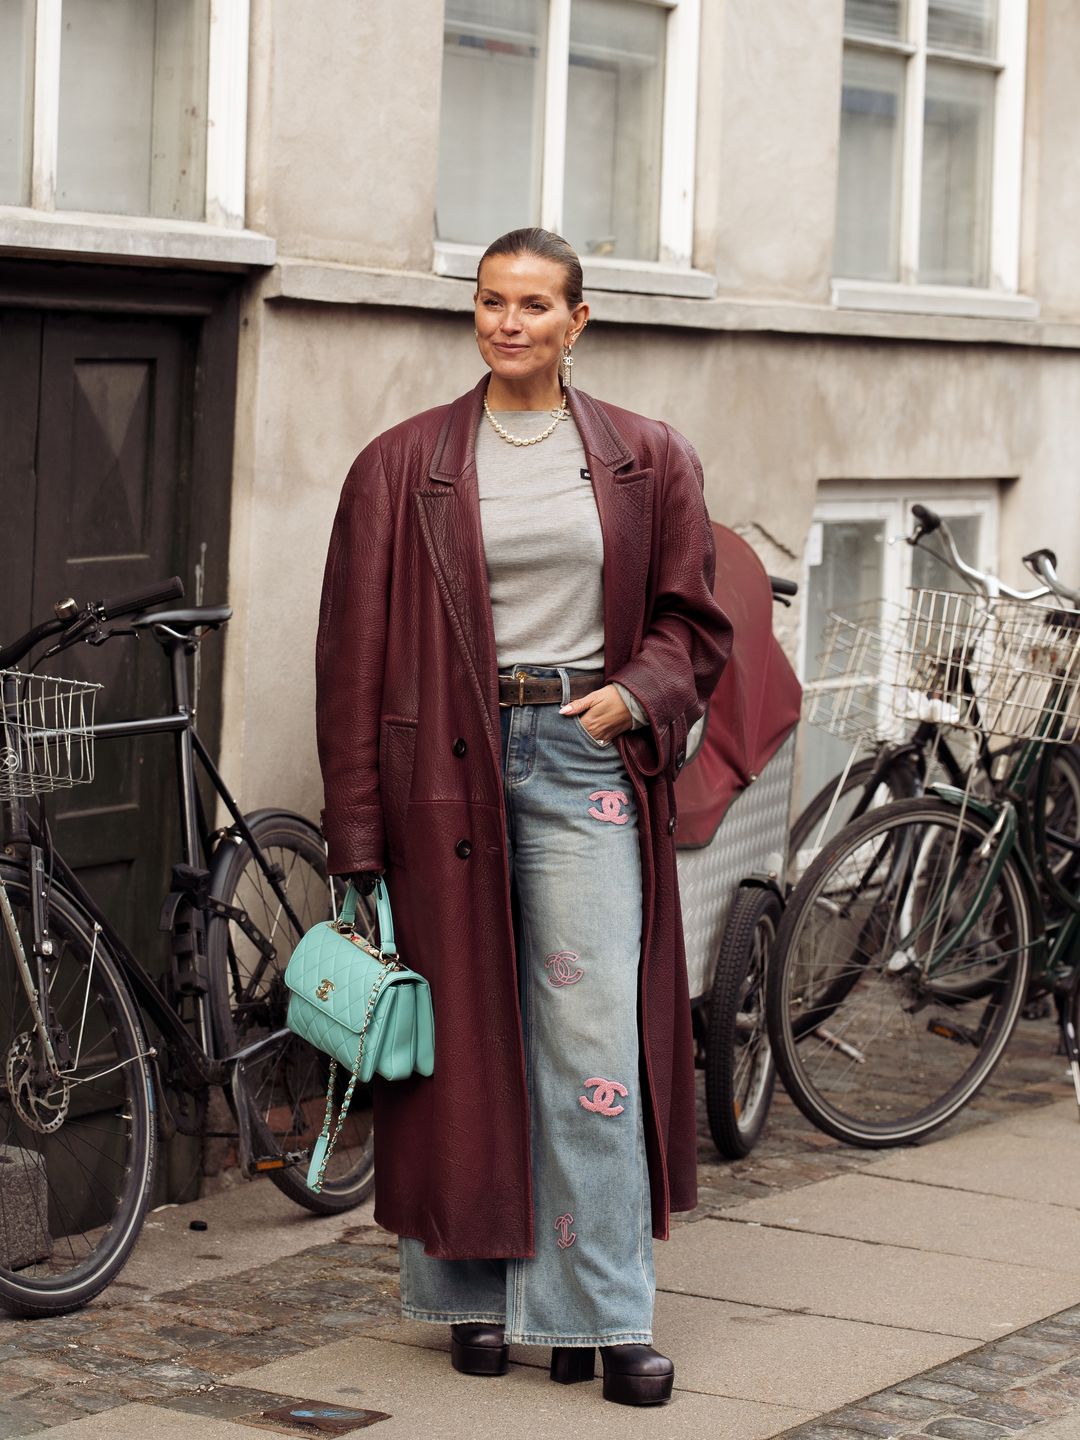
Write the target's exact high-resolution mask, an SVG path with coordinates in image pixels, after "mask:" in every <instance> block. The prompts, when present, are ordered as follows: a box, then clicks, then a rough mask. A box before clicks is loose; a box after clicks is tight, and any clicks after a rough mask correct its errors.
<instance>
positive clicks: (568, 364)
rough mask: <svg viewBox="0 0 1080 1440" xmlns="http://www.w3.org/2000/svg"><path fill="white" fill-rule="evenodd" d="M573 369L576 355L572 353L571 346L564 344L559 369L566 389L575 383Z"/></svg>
mask: <svg viewBox="0 0 1080 1440" xmlns="http://www.w3.org/2000/svg"><path fill="white" fill-rule="evenodd" d="M573 369H574V357H573V356H572V355H571V354H570V346H569V345H564V346H563V348H562V359H561V360H560V361H559V371H560V374H561V375H562V383H563V388H564V389H566V390H569V389H570V386H571V384H572V383H573V373H572V372H573Z"/></svg>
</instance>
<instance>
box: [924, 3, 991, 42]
mask: <svg viewBox="0 0 1080 1440" xmlns="http://www.w3.org/2000/svg"><path fill="white" fill-rule="evenodd" d="M996 21H997V0H930V13H929V16H928V19H927V32H926V43H927V44H928V45H929V46H930V48H931V50H962V51H963V52H964V53H965V54H967V55H993V53H994V27H995V24H996Z"/></svg>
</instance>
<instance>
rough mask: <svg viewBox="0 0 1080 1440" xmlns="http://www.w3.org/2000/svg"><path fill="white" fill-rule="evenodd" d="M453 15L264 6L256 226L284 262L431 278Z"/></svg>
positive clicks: (256, 125) (254, 92)
mask: <svg viewBox="0 0 1080 1440" xmlns="http://www.w3.org/2000/svg"><path fill="white" fill-rule="evenodd" d="M442 16H443V6H442V3H441V0H393V4H392V5H385V4H357V3H356V0H319V4H318V5H312V4H310V3H309V0H252V7H251V53H252V64H251V81H250V84H251V99H250V151H249V161H248V197H247V204H248V224H249V225H251V226H252V227H253V228H255V229H257V230H263V231H267V232H268V233H269V234H271V235H273V236H275V237H276V239H277V243H278V250H279V253H281V254H284V255H302V256H306V257H311V258H315V259H324V260H334V261H339V262H341V263H343V264H352V265H375V266H388V267H392V268H401V269H430V266H431V250H432V241H431V222H432V215H433V214H434V210H435V177H436V167H437V161H438V144H439V137H438V131H439V80H440V76H441V73H442ZM328 38H329V41H330V43H328Z"/></svg>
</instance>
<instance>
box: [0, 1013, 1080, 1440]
mask: <svg viewBox="0 0 1080 1440" xmlns="http://www.w3.org/2000/svg"><path fill="white" fill-rule="evenodd" d="M1047 1028H1048V1027H1043V1026H1038V1027H1034V1026H1033V1027H1031V1028H1030V1030H1029V1034H1028V1037H1027V1043H1024V1042H1023V1041H1022V1042H1021V1043H1020V1044H1019V1045H1018V1046H1017V1047H1016V1050H1015V1052H1014V1055H1013V1056H1012V1057H1010V1060H1009V1062H1008V1064H1009V1068H1008V1069H1003V1071H1002V1072H1001V1074H1000V1076H999V1077H996V1078H995V1081H994V1082H993V1084H992V1086H991V1087H988V1091H987V1093H986V1095H985V1096H984V1097H980V1102H979V1108H978V1109H976V1110H973V1111H972V1112H971V1114H970V1115H968V1116H965V1117H964V1119H963V1121H962V1122H961V1128H954V1129H952V1130H950V1131H949V1132H947V1133H946V1136H945V1138H942V1139H938V1140H935V1141H932V1142H930V1143H928V1144H927V1145H925V1146H923V1147H917V1148H910V1149H905V1150H902V1151H885V1152H876V1153H873V1152H866V1151H854V1150H848V1149H846V1148H845V1147H842V1146H836V1145H834V1144H833V1142H832V1141H830V1140H828V1139H827V1138H826V1137H824V1136H821V1135H818V1134H817V1132H816V1131H813V1130H812V1129H811V1128H810V1127H809V1126H807V1125H806V1124H805V1123H804V1122H803V1121H802V1119H801V1117H799V1116H798V1115H797V1114H796V1112H794V1110H793V1109H792V1107H791V1106H790V1104H788V1103H787V1102H786V1100H784V1099H783V1098H782V1097H778V1104H777V1107H776V1112H775V1115H774V1117H773V1118H772V1119H771V1121H770V1129H769V1132H768V1134H767V1136H766V1140H765V1141H764V1142H763V1144H762V1147H761V1148H760V1150H759V1151H758V1152H755V1155H753V1156H751V1157H749V1159H748V1160H746V1161H742V1162H739V1164H737V1165H728V1164H725V1163H722V1162H719V1161H718V1160H717V1157H716V1156H715V1152H712V1151H711V1147H709V1146H708V1145H707V1144H704V1145H703V1148H702V1161H703V1164H702V1177H701V1178H702V1203H701V1205H700V1206H699V1209H698V1210H697V1211H696V1212H694V1215H693V1216H691V1217H689V1218H688V1219H687V1220H686V1221H684V1222H683V1223H680V1224H679V1225H678V1226H677V1227H676V1228H675V1230H674V1232H673V1236H672V1239H671V1241H670V1242H669V1243H668V1244H666V1245H658V1246H657V1272H658V1283H659V1293H658V1297H657V1312H656V1336H657V1343H658V1345H659V1346H660V1347H661V1348H663V1349H665V1350H667V1351H668V1352H669V1353H671V1354H672V1355H674V1356H675V1358H676V1363H677V1388H676V1393H675V1398H674V1400H673V1402H672V1403H671V1404H670V1405H669V1406H667V1407H665V1408H664V1409H662V1410H657V1411H638V1410H633V1409H628V1408H624V1407H621V1406H614V1405H607V1404H605V1403H604V1402H603V1401H602V1399H601V1396H600V1386H599V1383H596V1384H593V1385H586V1386H576V1387H567V1388H565V1389H564V1388H563V1387H560V1386H555V1385H552V1384H551V1383H550V1382H549V1381H548V1379H547V1376H546V1371H545V1369H544V1368H543V1366H544V1362H545V1360H546V1353H545V1352H540V1351H537V1350H525V1349H522V1350H520V1351H518V1350H514V1351H512V1358H513V1360H514V1361H515V1362H516V1363H515V1364H514V1365H513V1366H512V1369H511V1372H510V1374H509V1375H508V1376H507V1377H505V1379H501V1380H479V1379H473V1378H470V1377H465V1376H459V1375H456V1374H455V1373H454V1372H452V1371H451V1369H450V1367H449V1363H448V1360H447V1357H446V1355H445V1353H443V1352H445V1350H446V1347H447V1336H446V1335H445V1333H444V1332H443V1331H442V1330H441V1329H436V1328H434V1327H428V1326H419V1325H414V1324H405V1323H402V1322H401V1321H400V1320H399V1319H398V1318H397V1267H396V1255H395V1252H394V1248H393V1240H392V1237H389V1236H387V1235H385V1234H384V1233H383V1232H382V1231H380V1230H378V1229H377V1228H376V1227H375V1226H374V1225H373V1223H372V1221H371V1216H370V1212H369V1211H366V1210H361V1211H357V1212H353V1213H352V1214H350V1215H346V1216H341V1217H335V1218H332V1219H316V1218H313V1217H309V1216H306V1215H303V1214H302V1213H301V1212H299V1211H298V1210H297V1209H296V1208H295V1207H294V1206H292V1205H290V1204H289V1203H288V1202H287V1201H285V1200H284V1199H283V1198H282V1197H281V1196H280V1195H279V1194H278V1193H277V1192H276V1191H275V1190H273V1188H272V1187H271V1186H270V1185H269V1184H267V1183H265V1182H259V1183H258V1184H255V1185H253V1186H250V1187H247V1186H244V1187H242V1188H241V1187H235V1188H230V1189H227V1190H225V1191H223V1192H222V1193H220V1194H217V1195H215V1196H213V1197H210V1198H208V1199H206V1200H203V1201H201V1202H198V1203H196V1204H194V1205H190V1206H185V1207H183V1208H182V1209H177V1208H173V1209H170V1210H166V1211H162V1212H159V1213H157V1214H155V1215H153V1216H152V1217H151V1225H150V1227H148V1229H147V1231H146V1233H145V1235H144V1237H143V1240H142V1241H141V1242H140V1246H139V1249H138V1250H137V1252H136V1254H135V1256H134V1257H133V1259H132V1261H131V1263H130V1264H129V1266H128V1268H127V1269H126V1270H125V1271H124V1273H123V1275H122V1276H121V1278H120V1281H119V1282H118V1283H117V1284H115V1285H114V1286H113V1287H112V1288H111V1290H110V1291H109V1292H108V1293H107V1295H106V1296H104V1297H102V1300H101V1301H99V1302H98V1303H97V1304H95V1305H94V1306H92V1307H90V1308H89V1309H88V1310H86V1311H84V1312H82V1313H80V1314H77V1315H72V1316H68V1317H65V1318H63V1319H60V1320H54V1321H36V1322H17V1321H0V1440H3V1437H13V1436H21V1435H30V1434H37V1433H39V1432H42V1431H45V1430H49V1431H50V1432H51V1435H50V1440H91V1437H96V1440H104V1437H109V1440H112V1437H116V1440H123V1437H127V1436H132V1437H134V1436H138V1437H140V1440H143V1437H146V1436H148V1435H149V1436H152V1437H153V1440H187V1437H191V1440H196V1437H197V1440H226V1437H233V1440H243V1437H244V1436H245V1435H250V1434H251V1433H252V1427H255V1428H258V1429H261V1430H263V1431H264V1432H270V1433H276V1434H288V1435H301V1434H307V1435H312V1434H316V1433H321V1434H348V1433H359V1429H360V1428H361V1427H364V1428H366V1427H367V1426H368V1425H372V1426H374V1433H375V1434H377V1435H378V1436H379V1437H380V1440H382V1437H383V1436H385V1437H386V1440H391V1437H394V1436H401V1437H410V1440H416V1437H420V1436H424V1437H427V1436H432V1437H444V1436H445V1437H448V1440H456V1437H462V1440H466V1437H467V1440H474V1437H487V1436H494V1437H502V1436H510V1435H512V1436H514V1437H515V1440H531V1437H534V1436H535V1437H540V1436H543V1437H545V1440H551V1437H560V1436H567V1437H571V1436H572V1437H575V1440H577V1437H582V1440H592V1437H594V1436H595V1437H607V1436H612V1437H614V1436H619V1437H625V1440H633V1437H635V1436H638V1435H642V1436H644V1435H649V1436H662V1437H667V1436H675V1435H687V1436H690V1435H693V1436H702V1437H706V1436H707V1437H714V1436H715V1437H718V1440H719V1437H723V1440H765V1437H768V1436H774V1435H783V1436H784V1437H785V1440H857V1437H858V1436H863V1437H868V1436H877V1437H896V1440H901V1437H902V1440H909V1437H911V1440H913V1437H916V1436H919V1437H927V1436H935V1437H943V1440H1005V1437H1009V1436H1015V1435H1020V1434H1023V1435H1024V1436H1025V1437H1026V1436H1034V1437H1036V1440H1080V1125H1078V1123H1077V1115H1076V1106H1075V1103H1074V1102H1073V1101H1071V1100H1068V1099H1064V1098H1061V1097H1064V1096H1065V1095H1066V1094H1067V1091H1066V1089H1065V1087H1064V1085H1063V1084H1062V1083H1060V1082H1059V1080H1058V1076H1060V1074H1061V1070H1062V1063H1063V1062H1061V1061H1059V1060H1057V1059H1056V1058H1055V1057H1054V1056H1053V1055H1052V1053H1051V1052H1050V1050H1049V1048H1048V1045H1049V1042H1048V1039H1047ZM193 1218H194V1219H200V1220H204V1221H206V1223H207V1229H206V1230H205V1231H192V1230H191V1229H190V1228H189V1225H190V1220H191V1219H193ZM241 1266H242V1267H243V1268H241ZM1048 1317H1049V1318H1048ZM297 1410H301V1411H305V1410H306V1411H307V1412H308V1414H307V1416H306V1417H305V1418H304V1419H301V1418H300V1417H298V1416H297V1417H295V1418H294V1419H293V1420H292V1421H290V1420H289V1419H288V1418H287V1417H288V1415H289V1412H290V1411H293V1412H295V1411H297ZM320 1411H321V1412H323V1413H322V1414H321V1415H320V1414H319V1412H320ZM312 1412H315V1413H312ZM371 1412H381V1415H382V1416H384V1417H386V1418H375V1416H373V1415H372V1413H371ZM297 1420H299V1422H300V1423H299V1425H298V1424H297ZM305 1420H306V1423H305Z"/></svg>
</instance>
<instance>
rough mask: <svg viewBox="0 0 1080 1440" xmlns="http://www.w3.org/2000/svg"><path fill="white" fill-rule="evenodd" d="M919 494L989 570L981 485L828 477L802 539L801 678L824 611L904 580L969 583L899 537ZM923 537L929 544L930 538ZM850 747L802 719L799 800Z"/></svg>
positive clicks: (813, 671)
mask: <svg viewBox="0 0 1080 1440" xmlns="http://www.w3.org/2000/svg"><path fill="white" fill-rule="evenodd" d="M916 501H922V503H923V504H925V505H929V506H930V508H931V509H933V510H936V511H937V512H938V514H939V515H943V516H944V517H945V518H946V519H947V520H948V522H949V528H950V529H951V530H952V532H953V537H954V538H955V540H956V544H957V548H958V549H959V551H960V554H961V555H962V556H964V558H965V559H967V560H971V561H972V562H973V563H974V564H975V565H976V566H977V567H978V568H979V569H980V570H993V569H994V568H995V565H996V560H995V556H996V552H997V494H996V491H995V490H994V489H992V488H991V487H989V486H987V485H975V484H966V485H965V484H961V485H956V484H953V485H950V486H948V487H947V488H945V487H935V486H930V485H925V484H923V485H918V486H914V485H913V486H912V487H911V488H910V490H905V489H904V488H902V487H899V486H896V485H888V486H883V485H862V486H859V487H858V489H857V490H856V488H855V487H851V486H840V485H830V486H826V487H823V489H822V493H821V497H820V498H819V500H818V504H817V506H816V508H815V511H814V520H813V523H812V525H811V527H810V536H809V540H808V543H807V547H806V570H805V575H804V590H803V595H804V597H805V600H804V606H803V617H802V619H803V633H802V647H801V648H802V664H801V672H802V677H803V680H804V681H805V682H810V681H813V680H814V679H815V678H816V677H817V675H818V659H817V657H818V655H819V654H820V652H821V649H822V645H823V643H824V637H825V631H826V627H827V625H828V619H829V614H830V612H832V611H835V612H836V613H837V614H840V615H844V616H847V617H851V618H856V617H857V616H861V615H866V614H867V613H868V611H869V612H871V613H872V612H873V610H874V607H875V605H876V604H877V602H879V601H881V600H885V601H886V602H889V603H890V604H897V605H901V604H903V603H904V602H905V599H906V591H907V589H908V587H909V586H916V587H919V588H926V589H935V590H965V591H966V590H967V589H968V588H969V587H968V586H967V585H966V584H965V583H964V581H963V580H961V579H960V578H959V577H958V576H956V575H954V574H953V572H952V571H951V570H949V569H948V568H947V567H946V566H945V565H943V564H941V562H940V561H938V560H936V559H935V558H934V556H933V555H932V554H931V553H930V552H929V551H928V550H926V549H924V548H914V547H912V546H910V545H905V544H903V543H901V542H902V537H904V536H906V535H910V534H911V530H912V525H913V521H912V516H911V506H912V504H914V503H915V502H916ZM929 543H930V545H931V546H932V545H933V544H934V541H933V539H932V538H931V540H930V542H929ZM850 753H851V749H850V746H849V745H847V744H846V743H845V742H844V741H843V740H838V739H836V738H835V737H834V736H832V735H829V734H827V733H826V732H825V731H823V730H818V729H815V728H814V727H813V726H810V725H808V726H806V727H805V734H804V736H803V750H802V765H801V776H800V785H799V801H798V805H799V808H801V807H802V806H803V805H805V804H806V802H807V801H808V800H809V799H810V797H811V796H812V795H814V794H816V793H817V791H818V790H820V789H821V787H822V786H823V785H824V784H825V782H826V781H827V780H828V779H830V777H831V776H834V775H838V774H839V773H840V771H841V770H842V769H843V768H844V765H845V764H846V762H847V760H848V757H849V755H850Z"/></svg>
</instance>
